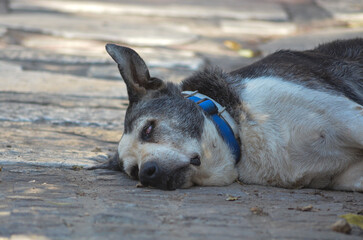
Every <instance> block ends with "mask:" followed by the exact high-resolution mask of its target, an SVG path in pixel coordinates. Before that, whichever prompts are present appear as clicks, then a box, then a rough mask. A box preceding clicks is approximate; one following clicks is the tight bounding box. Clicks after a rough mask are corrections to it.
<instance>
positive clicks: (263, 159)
mask: <svg viewBox="0 0 363 240" xmlns="http://www.w3.org/2000/svg"><path fill="white" fill-rule="evenodd" d="M243 84H244V85H243V88H242V87H241V92H240V94H241V99H242V101H243V104H242V106H241V112H242V113H241V116H240V137H241V141H242V159H241V161H240V163H239V166H238V169H239V175H240V176H239V178H240V180H242V181H244V182H248V183H257V184H265V185H275V186H283V187H303V186H309V187H316V188H322V187H333V188H334V185H333V186H331V184H332V183H334V184H335V185H337V186H338V185H339V181H338V182H336V181H335V180H334V178H336V179H339V175H341V174H344V171H349V168H350V167H351V166H353V165H354V164H356V163H357V162H362V160H363V159H362V157H361V156H360V157H359V154H358V151H360V152H361V153H362V149H363V115H362V106H360V105H359V104H357V103H355V102H353V101H351V100H349V99H347V98H346V97H342V96H336V95H333V94H330V93H327V92H322V91H318V90H312V89H308V88H305V87H303V86H300V85H297V84H294V83H291V82H287V81H284V80H283V79H280V78H276V77H262V78H256V79H248V80H245V81H244V82H243ZM361 177H363V171H361V172H358V173H356V178H355V179H352V180H350V181H351V182H350V183H346V184H345V185H350V186H352V185H354V184H355V182H359V179H360V178H361ZM357 186H358V187H356V188H355V190H360V191H362V190H363V188H362V185H359V183H357ZM347 188H349V187H345V188H343V189H347ZM340 189H342V188H340ZM348 190H349V189H348Z"/></svg>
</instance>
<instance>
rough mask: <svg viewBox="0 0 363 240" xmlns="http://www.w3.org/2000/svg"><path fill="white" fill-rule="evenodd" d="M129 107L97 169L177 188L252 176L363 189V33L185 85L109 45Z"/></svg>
mask: <svg viewBox="0 0 363 240" xmlns="http://www.w3.org/2000/svg"><path fill="white" fill-rule="evenodd" d="M106 50H107V52H108V53H109V54H110V55H111V57H112V58H113V59H114V60H115V62H116V63H117V65H118V69H119V70H120V73H121V75H122V78H123V80H124V81H125V83H126V86H127V91H128V97H129V106H128V109H127V112H126V117H125V123H124V124H125V125H124V134H123V136H122V138H121V140H120V143H119V146H118V152H117V154H116V155H115V157H114V158H113V159H111V160H110V161H109V162H108V163H106V164H104V165H101V166H98V167H94V168H100V167H101V168H110V169H115V170H116V169H118V170H122V171H125V172H126V173H127V174H128V175H129V176H131V177H132V178H135V179H138V180H139V181H140V182H141V184H142V185H144V186H151V187H155V188H160V189H167V190H172V189H176V188H188V187H191V186H193V185H200V186H211V185H214V186H222V185H228V184H231V183H232V182H234V181H236V180H237V179H238V180H239V181H241V182H243V183H247V184H262V185H270V186H277V187H284V188H301V187H309V188H320V189H324V188H328V189H336V190H348V191H360V192H362V191H363V39H353V40H347V41H335V42H331V43H328V44H323V45H320V46H318V47H317V48H315V49H313V50H308V51H289V50H283V51H278V52H276V53H274V54H271V55H269V56H267V57H265V58H263V59H262V60H260V61H258V62H255V63H254V64H252V65H250V66H247V67H243V68H241V69H238V70H236V71H233V72H229V73H226V72H223V71H221V70H219V69H205V70H203V71H200V72H197V73H195V74H194V75H192V76H191V77H189V78H187V79H185V80H184V81H183V82H181V84H180V85H176V84H173V83H168V82H164V81H162V80H160V79H158V78H155V77H151V76H150V75H149V71H148V68H147V66H146V65H145V63H144V61H143V60H142V59H141V58H140V56H139V55H138V54H137V53H136V52H135V51H133V50H132V49H130V48H127V47H122V46H118V45H114V44H107V45H106Z"/></svg>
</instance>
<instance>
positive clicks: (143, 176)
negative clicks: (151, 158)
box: [139, 162, 162, 187]
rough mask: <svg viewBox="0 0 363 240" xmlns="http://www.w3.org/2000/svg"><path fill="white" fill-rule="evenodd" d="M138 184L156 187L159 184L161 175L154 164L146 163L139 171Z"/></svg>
mask: <svg viewBox="0 0 363 240" xmlns="http://www.w3.org/2000/svg"><path fill="white" fill-rule="evenodd" d="M139 177H140V182H141V184H142V185H144V186H154V187H155V186H158V185H159V184H160V183H161V178H162V173H161V170H160V168H159V166H158V164H157V163H156V162H146V163H144V164H143V165H142V166H141V169H140V175H139Z"/></svg>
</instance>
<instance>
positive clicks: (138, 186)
mask: <svg viewBox="0 0 363 240" xmlns="http://www.w3.org/2000/svg"><path fill="white" fill-rule="evenodd" d="M136 187H137V188H143V187H144V185H142V184H141V183H140V182H138V183H137V184H136Z"/></svg>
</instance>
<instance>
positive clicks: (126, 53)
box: [106, 44, 164, 104]
mask: <svg viewBox="0 0 363 240" xmlns="http://www.w3.org/2000/svg"><path fill="white" fill-rule="evenodd" d="M106 51H107V52H108V54H110V56H111V57H112V58H113V60H114V61H115V62H116V63H117V65H118V69H119V70H120V73H121V76H122V78H123V79H124V81H125V83H126V86H127V93H128V95H129V101H130V104H132V103H135V102H137V101H139V100H140V99H141V98H142V97H143V96H144V95H145V94H146V92H147V90H157V89H159V88H161V87H163V86H164V82H163V81H162V80H160V79H158V78H153V77H150V74H149V70H148V68H147V66H146V64H145V62H144V60H142V58H141V57H140V56H139V55H138V54H137V53H136V52H135V51H134V50H132V49H131V48H127V47H122V46H118V45H115V44H107V45H106Z"/></svg>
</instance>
